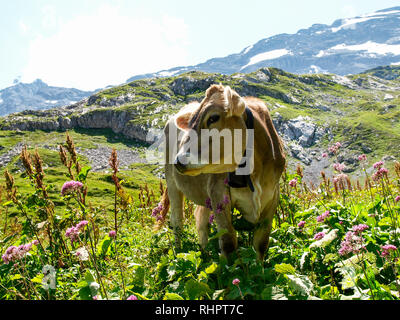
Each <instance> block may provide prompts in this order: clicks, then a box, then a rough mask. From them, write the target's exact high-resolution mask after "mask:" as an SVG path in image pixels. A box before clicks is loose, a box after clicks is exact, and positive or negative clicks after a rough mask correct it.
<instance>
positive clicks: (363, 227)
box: [352, 224, 369, 234]
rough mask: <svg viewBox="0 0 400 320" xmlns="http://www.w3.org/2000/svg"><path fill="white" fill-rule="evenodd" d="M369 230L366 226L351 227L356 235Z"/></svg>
mask: <svg viewBox="0 0 400 320" xmlns="http://www.w3.org/2000/svg"><path fill="white" fill-rule="evenodd" d="M367 229H369V226H367V225H366V224H358V225H356V226H353V228H352V230H353V231H354V232H355V233H356V234H360V233H361V232H363V231H364V230H367Z"/></svg>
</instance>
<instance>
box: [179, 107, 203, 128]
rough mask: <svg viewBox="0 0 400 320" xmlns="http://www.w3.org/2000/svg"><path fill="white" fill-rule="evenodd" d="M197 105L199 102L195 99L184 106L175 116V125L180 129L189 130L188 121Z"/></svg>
mask: <svg viewBox="0 0 400 320" xmlns="http://www.w3.org/2000/svg"><path fill="white" fill-rule="evenodd" d="M199 106H200V103H198V102H197V101H196V102H191V103H189V104H187V105H186V106H184V107H183V108H182V109H181V110H180V111H179V112H178V114H177V115H176V116H175V125H176V126H177V127H178V128H179V129H181V130H189V121H190V119H191V117H192V114H193V112H195V110H197V108H198V107H199Z"/></svg>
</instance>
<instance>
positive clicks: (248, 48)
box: [243, 45, 254, 54]
mask: <svg viewBox="0 0 400 320" xmlns="http://www.w3.org/2000/svg"><path fill="white" fill-rule="evenodd" d="M253 47H254V45H251V46H248V47H246V49H245V50H244V52H243V54H246V53H247V52H249V51H250V50H251V49H253Z"/></svg>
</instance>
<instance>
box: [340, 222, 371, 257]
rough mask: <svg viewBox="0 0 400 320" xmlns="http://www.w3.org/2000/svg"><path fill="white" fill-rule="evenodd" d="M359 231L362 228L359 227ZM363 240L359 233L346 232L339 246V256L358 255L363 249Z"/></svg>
mask: <svg viewBox="0 0 400 320" xmlns="http://www.w3.org/2000/svg"><path fill="white" fill-rule="evenodd" d="M356 229H358V228H356ZM361 229H363V227H361ZM363 240H364V239H363V238H362V237H361V234H360V233H358V232H354V231H348V232H347V233H346V235H345V237H344V241H342V243H341V244H340V249H339V254H340V255H341V256H344V255H346V254H349V253H359V252H360V250H361V249H363V248H364V247H365V246H364V245H363Z"/></svg>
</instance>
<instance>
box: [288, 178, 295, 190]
mask: <svg viewBox="0 0 400 320" xmlns="http://www.w3.org/2000/svg"><path fill="white" fill-rule="evenodd" d="M296 185H297V179H296V178H295V179H292V180H290V181H289V186H291V187H292V188H294V187H296Z"/></svg>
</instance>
